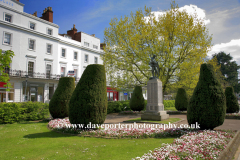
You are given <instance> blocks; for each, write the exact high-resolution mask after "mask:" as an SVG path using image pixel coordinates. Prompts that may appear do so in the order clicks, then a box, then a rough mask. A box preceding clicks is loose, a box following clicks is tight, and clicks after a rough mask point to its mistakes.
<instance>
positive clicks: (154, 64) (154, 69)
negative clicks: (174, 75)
mask: <svg viewBox="0 0 240 160" xmlns="http://www.w3.org/2000/svg"><path fill="white" fill-rule="evenodd" d="M155 57H156V55H153V57H152V58H151V61H150V62H149V65H150V66H151V67H152V75H153V77H151V78H150V79H154V78H159V66H158V62H157V61H156V60H155Z"/></svg>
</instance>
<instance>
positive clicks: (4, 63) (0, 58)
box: [0, 49, 15, 91]
mask: <svg viewBox="0 0 240 160" xmlns="http://www.w3.org/2000/svg"><path fill="white" fill-rule="evenodd" d="M14 55H15V54H14V52H13V51H11V50H7V51H5V52H4V53H3V52H2V49H0V64H1V65H0V75H1V76H0V82H4V83H6V84H5V85H4V87H6V90H7V91H10V88H12V86H11V84H10V82H9V81H10V78H9V75H8V73H5V68H10V65H9V64H10V63H11V62H12V58H13V56H14Z"/></svg>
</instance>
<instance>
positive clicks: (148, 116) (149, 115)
mask: <svg viewBox="0 0 240 160" xmlns="http://www.w3.org/2000/svg"><path fill="white" fill-rule="evenodd" d="M168 118H169V114H167V112H166V111H159V112H157V113H154V112H145V113H144V114H143V115H141V120H154V121H162V120H165V119H168Z"/></svg>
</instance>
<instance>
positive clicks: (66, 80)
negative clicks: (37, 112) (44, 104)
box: [49, 77, 75, 119]
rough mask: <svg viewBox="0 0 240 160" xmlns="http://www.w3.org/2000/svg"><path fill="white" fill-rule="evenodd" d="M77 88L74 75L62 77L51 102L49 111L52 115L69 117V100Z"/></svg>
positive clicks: (54, 116)
mask: <svg viewBox="0 0 240 160" xmlns="http://www.w3.org/2000/svg"><path fill="white" fill-rule="evenodd" d="M74 88H75V81H74V77H62V78H60V79H59V82H58V87H57V89H56V91H55V92H54V94H53V97H52V99H51V101H50V103H49V112H50V114H51V115H52V117H53V118H54V119H55V118H65V117H68V109H69V101H70V98H71V96H72V93H73V91H74Z"/></svg>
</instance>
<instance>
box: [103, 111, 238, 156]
mask: <svg viewBox="0 0 240 160" xmlns="http://www.w3.org/2000/svg"><path fill="white" fill-rule="evenodd" d="M140 117H141V115H122V114H118V113H112V114H108V115H107V117H106V120H105V122H104V124H109V125H110V124H119V123H120V124H121V125H126V124H127V125H128V126H129V123H124V121H127V120H130V119H134V118H140ZM169 118H181V119H182V121H180V122H178V123H176V124H177V127H179V126H180V125H182V124H183V125H184V124H188V122H187V116H186V115H169ZM131 124H133V123H131ZM136 124H137V125H140V124H142V123H136ZM215 129H224V130H240V120H235V119H225V121H224V123H223V125H221V126H219V127H216V128H215ZM234 157H235V159H234V160H240V146H239V147H238V150H237V152H236V154H235V156H234Z"/></svg>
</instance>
